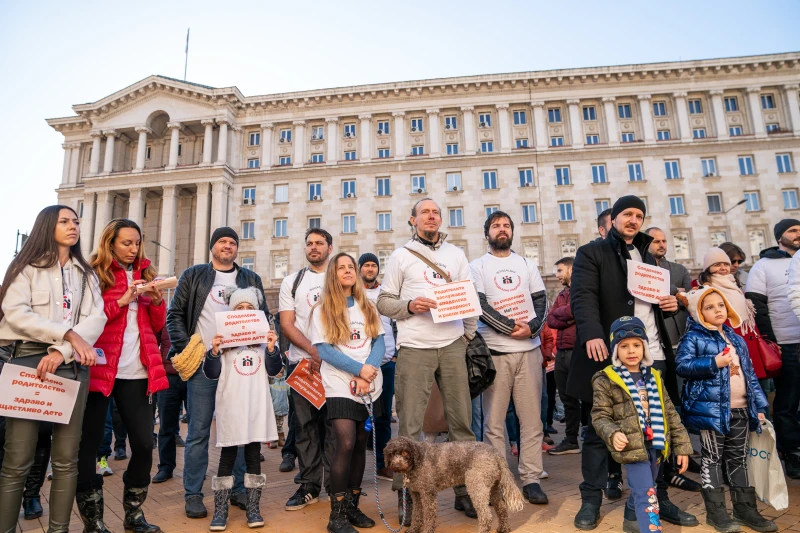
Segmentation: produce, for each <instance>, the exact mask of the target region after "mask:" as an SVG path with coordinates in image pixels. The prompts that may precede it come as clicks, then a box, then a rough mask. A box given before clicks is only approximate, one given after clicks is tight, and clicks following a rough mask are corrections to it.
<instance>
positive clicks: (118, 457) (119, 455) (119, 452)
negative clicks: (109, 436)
mask: <svg viewBox="0 0 800 533" xmlns="http://www.w3.org/2000/svg"><path fill="white" fill-rule="evenodd" d="M127 458H128V454H126V453H125V448H117V449H116V450H114V460H115V461H122V460H124V459H127Z"/></svg>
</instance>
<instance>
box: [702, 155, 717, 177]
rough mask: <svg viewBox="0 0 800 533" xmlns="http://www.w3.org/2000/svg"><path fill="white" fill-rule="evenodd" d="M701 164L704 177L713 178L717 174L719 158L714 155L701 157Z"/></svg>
mask: <svg viewBox="0 0 800 533" xmlns="http://www.w3.org/2000/svg"><path fill="white" fill-rule="evenodd" d="M700 164H701V165H702V167H703V177H704V178H713V177H714V176H716V175H717V160H716V159H714V158H713V157H709V158H707V159H701V160H700Z"/></svg>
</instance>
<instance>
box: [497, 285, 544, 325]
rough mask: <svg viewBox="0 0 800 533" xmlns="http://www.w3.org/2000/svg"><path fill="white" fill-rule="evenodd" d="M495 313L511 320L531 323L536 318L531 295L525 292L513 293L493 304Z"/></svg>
mask: <svg viewBox="0 0 800 533" xmlns="http://www.w3.org/2000/svg"><path fill="white" fill-rule="evenodd" d="M491 305H492V307H493V308H494V310H495V311H497V312H498V313H500V314H501V315H503V316H504V317H506V318H510V319H511V320H524V321H525V322H530V321H531V320H533V319H534V318H536V311H534V309H533V300H532V299H531V295H530V293H528V292H525V291H517V292H512V293H510V294H508V295H503V297H502V298H498V299H497V300H493V301H492V302H491Z"/></svg>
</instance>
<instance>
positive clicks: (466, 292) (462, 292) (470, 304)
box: [425, 280, 482, 324]
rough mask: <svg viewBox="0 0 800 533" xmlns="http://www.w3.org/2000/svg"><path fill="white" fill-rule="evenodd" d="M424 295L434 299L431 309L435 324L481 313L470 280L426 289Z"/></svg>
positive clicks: (473, 286) (476, 295) (476, 294)
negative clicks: (433, 307) (433, 305)
mask: <svg viewBox="0 0 800 533" xmlns="http://www.w3.org/2000/svg"><path fill="white" fill-rule="evenodd" d="M425 297H426V298H430V299H431V300H435V301H436V309H431V316H432V317H433V322H434V323H435V324H439V323H440V322H450V321H451V320H462V319H464V318H471V317H473V316H481V314H482V311H481V302H480V300H479V299H478V293H477V292H476V291H475V285H473V284H472V282H471V281H470V280H464V281H454V282H453V283H445V284H444V285H439V286H438V287H432V288H430V289H426V290H425Z"/></svg>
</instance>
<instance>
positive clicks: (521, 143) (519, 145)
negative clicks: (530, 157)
mask: <svg viewBox="0 0 800 533" xmlns="http://www.w3.org/2000/svg"><path fill="white" fill-rule="evenodd" d="M527 147H528V139H517V148H527Z"/></svg>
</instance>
